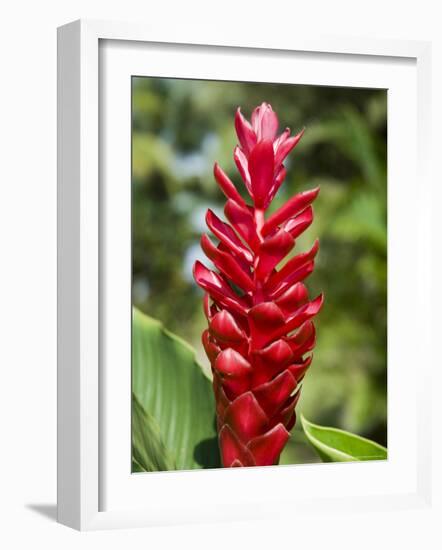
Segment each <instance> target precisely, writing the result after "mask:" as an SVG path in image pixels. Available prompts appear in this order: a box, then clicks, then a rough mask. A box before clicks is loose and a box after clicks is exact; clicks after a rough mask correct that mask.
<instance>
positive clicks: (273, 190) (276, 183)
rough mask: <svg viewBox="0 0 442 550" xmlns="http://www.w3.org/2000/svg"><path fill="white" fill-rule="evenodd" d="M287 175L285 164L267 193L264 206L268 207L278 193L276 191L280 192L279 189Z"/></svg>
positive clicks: (280, 168)
mask: <svg viewBox="0 0 442 550" xmlns="http://www.w3.org/2000/svg"><path fill="white" fill-rule="evenodd" d="M286 175H287V170H286V169H285V168H284V166H282V165H281V166H280V167H279V169H278V171H277V173H276V175H275V177H274V179H273V184H272V187H271V188H270V191H269V193H268V195H267V199H266V202H265V204H264V208H267V207H268V205H269V204H270V203H271V202H272V200H273V197H274V196H275V195H276V193H277V192H278V189H279V188H280V187H281V185H282V183H283V181H284V180H285V176H286Z"/></svg>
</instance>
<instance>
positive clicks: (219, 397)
mask: <svg viewBox="0 0 442 550" xmlns="http://www.w3.org/2000/svg"><path fill="white" fill-rule="evenodd" d="M213 393H214V394H215V400H216V414H217V415H218V419H219V420H220V421H221V423H222V424H224V413H225V411H226V409H227V407H228V406H229V405H230V400H229V399H228V398H227V395H226V393H225V391H224V389H223V386H222V381H221V377H220V376H219V375H218V374H217V373H216V371H215V372H214V373H213Z"/></svg>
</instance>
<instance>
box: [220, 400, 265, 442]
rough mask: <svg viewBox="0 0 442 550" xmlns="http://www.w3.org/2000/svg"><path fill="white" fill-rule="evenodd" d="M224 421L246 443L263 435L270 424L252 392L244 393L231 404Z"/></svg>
mask: <svg viewBox="0 0 442 550" xmlns="http://www.w3.org/2000/svg"><path fill="white" fill-rule="evenodd" d="M224 421H225V423H226V424H228V425H229V426H230V428H231V429H232V431H233V432H234V433H235V434H236V435H237V436H238V438H239V439H240V440H241V441H242V442H244V443H246V442H247V441H250V439H252V438H253V437H256V436H257V435H259V434H260V433H262V431H263V430H265V427H266V426H267V424H268V418H267V415H266V414H265V412H264V411H263V410H262V408H261V407H260V405H259V403H258V401H257V400H256V397H255V396H254V395H253V393H252V392H250V391H248V392H247V393H243V394H242V395H240V396H239V397H237V398H236V399H235V400H234V401H233V402H232V403H231V404H230V406H229V407H228V408H227V410H226V412H225V415H224Z"/></svg>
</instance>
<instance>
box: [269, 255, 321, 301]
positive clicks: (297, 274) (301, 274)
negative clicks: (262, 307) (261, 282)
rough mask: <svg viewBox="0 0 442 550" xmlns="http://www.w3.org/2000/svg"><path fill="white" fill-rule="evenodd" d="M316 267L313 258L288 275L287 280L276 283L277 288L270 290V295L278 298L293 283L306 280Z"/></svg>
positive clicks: (274, 298)
mask: <svg viewBox="0 0 442 550" xmlns="http://www.w3.org/2000/svg"><path fill="white" fill-rule="evenodd" d="M314 267H315V262H314V261H313V260H311V261H310V262H307V263H306V264H305V265H303V266H302V267H300V268H299V269H298V270H296V271H294V272H293V273H291V274H290V276H289V277H286V279H285V280H283V281H281V283H279V284H278V285H276V287H275V288H273V289H272V290H271V291H269V297H270V298H272V299H273V300H276V299H277V298H279V297H280V296H281V295H282V294H284V293H285V292H286V291H287V290H288V289H289V288H290V287H292V286H293V285H296V284H297V283H300V282H301V281H304V280H305V279H306V278H307V277H308V276H309V275H310V274H311V273H313V269H314Z"/></svg>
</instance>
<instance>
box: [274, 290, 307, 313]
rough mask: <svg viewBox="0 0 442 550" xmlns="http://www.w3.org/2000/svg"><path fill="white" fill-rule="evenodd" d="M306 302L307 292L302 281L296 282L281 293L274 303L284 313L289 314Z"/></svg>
mask: <svg viewBox="0 0 442 550" xmlns="http://www.w3.org/2000/svg"><path fill="white" fill-rule="evenodd" d="M307 302H308V292H307V289H306V287H305V286H304V285H303V284H302V283H296V284H295V285H293V286H292V287H290V288H288V289H287V290H286V292H284V294H282V295H281V296H280V297H279V298H278V299H277V300H275V304H277V305H278V307H279V308H281V311H282V312H283V313H284V315H287V316H289V315H291V314H292V313H293V312H294V311H296V310H297V309H298V308H300V307H301V306H302V305H304V304H306V303H307Z"/></svg>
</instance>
